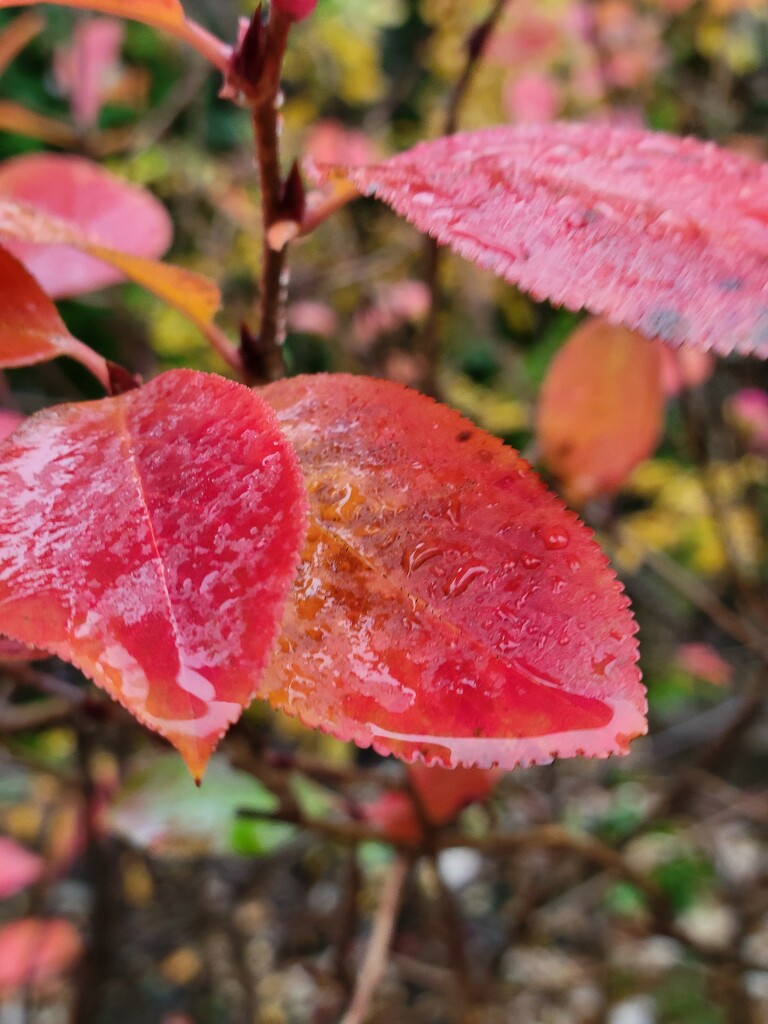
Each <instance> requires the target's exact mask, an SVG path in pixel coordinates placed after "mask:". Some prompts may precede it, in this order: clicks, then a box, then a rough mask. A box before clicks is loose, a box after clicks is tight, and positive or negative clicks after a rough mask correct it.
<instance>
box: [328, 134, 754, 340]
mask: <svg viewBox="0 0 768 1024" xmlns="http://www.w3.org/2000/svg"><path fill="white" fill-rule="evenodd" d="M333 174H334V172H333V171H330V170H328V169H326V170H325V172H323V171H322V169H321V173H320V177H323V176H324V175H325V176H330V177H333ZM343 174H344V175H345V176H346V177H347V178H348V179H349V180H350V181H352V182H353V183H354V184H355V186H356V187H357V188H358V189H359V190H360V191H362V192H364V193H366V194H374V195H376V196H378V197H379V198H380V199H383V200H384V201H385V202H387V203H389V204H390V205H391V206H392V207H393V209H395V210H396V211H397V212H398V213H400V214H402V215H403V216H404V217H406V218H407V219H408V220H409V221H411V222H412V223H413V224H415V225H416V227H418V228H419V229H420V230H421V231H425V232H429V233H430V234H432V235H434V237H435V238H437V239H438V241H440V242H443V243H445V244H447V245H450V246H451V247H452V248H453V249H455V250H456V251H457V252H459V253H460V254H461V255H463V256H465V257H467V258H468V259H470V260H474V261H475V262H476V263H478V264H480V265H481V266H483V267H486V268H488V269H490V270H493V271H494V272H495V273H497V274H500V275H501V276H503V277H505V278H507V280H509V281H512V282H514V283H515V284H518V285H520V287H522V288H524V289H525V290H526V291H529V292H531V293H532V294H533V295H534V297H535V298H537V299H545V298H546V299H550V300H552V301H553V302H556V303H562V304H563V305H565V306H568V307H569V308H571V309H580V308H582V307H586V308H587V309H589V310H590V311H591V312H593V313H597V314H601V315H604V316H606V317H608V318H609V319H610V320H612V321H614V322H617V323H623V324H626V325H627V326H629V327H631V328H635V329H637V330H640V331H642V332H643V333H644V334H646V335H647V336H648V337H653V338H660V339H662V340H663V341H666V342H669V343H672V344H675V345H679V344H683V343H686V344H691V345H695V346H698V347H699V348H705V349H709V348H711V349H714V350H715V351H717V352H722V353H728V352H731V351H739V352H755V353H757V354H758V355H761V356H768V302H766V291H767V290H768V165H763V164H758V163H755V162H753V161H752V160H750V159H749V158H748V157H745V156H742V155H741V154H737V153H733V152H728V151H726V150H722V149H718V148H717V147H716V146H715V145H714V144H713V143H704V142H699V141H698V140H696V139H690V138H689V139H681V138H675V137H673V136H670V135H662V134H655V133H653V132H648V131H643V130H638V129H630V128H618V127H611V126H609V125H604V124H559V123H557V124H550V125H522V126H518V127H514V128H509V127H505V128H492V129H486V130H484V131H478V132H467V133H464V134H458V135H453V136H451V137H449V138H443V139H438V140H436V141H434V142H424V143H420V144H419V145H417V146H415V147H414V148H413V149H410V150H408V151H407V152H405V153H400V154H399V155H398V156H395V157H392V158H391V159H389V160H385V161H383V162H381V163H376V164H372V165H370V166H365V167H349V168H346V169H345V171H344V172H343Z"/></svg>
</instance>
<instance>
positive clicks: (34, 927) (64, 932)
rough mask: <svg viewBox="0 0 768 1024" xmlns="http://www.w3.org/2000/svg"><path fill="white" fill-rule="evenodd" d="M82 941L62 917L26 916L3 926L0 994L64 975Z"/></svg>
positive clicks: (0, 951) (75, 957) (7, 993)
mask: <svg viewBox="0 0 768 1024" xmlns="http://www.w3.org/2000/svg"><path fill="white" fill-rule="evenodd" d="M81 951H82V940H81V939H80V936H79V935H78V933H77V932H76V931H75V929H74V928H73V927H72V925H71V924H70V923H69V921H65V920H63V919H62V918H42V917H25V918H23V919H22V920H21V921H12V922H11V923H10V924H6V925H3V926H2V927H1V928H0V996H6V995H9V994H10V993H12V992H15V991H18V990H20V989H27V988H29V987H31V986H35V985H40V984H42V983H43V982H47V981H50V980H51V979H53V978H56V977H59V976H61V975H62V974H65V973H66V972H67V971H68V970H69V969H70V967H72V966H73V964H74V963H75V962H76V961H77V959H78V958H79V956H80V954H81Z"/></svg>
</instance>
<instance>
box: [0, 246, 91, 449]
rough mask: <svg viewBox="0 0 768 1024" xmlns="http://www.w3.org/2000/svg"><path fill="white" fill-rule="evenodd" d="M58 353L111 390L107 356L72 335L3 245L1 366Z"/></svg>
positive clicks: (0, 257) (40, 359)
mask: <svg viewBox="0 0 768 1024" xmlns="http://www.w3.org/2000/svg"><path fill="white" fill-rule="evenodd" d="M57 356H70V357H71V358H72V359H77V360H79V361H80V362H81V363H83V365H84V366H87V367H88V369H89V370H91V371H92V372H93V373H94V374H95V375H96V376H97V377H98V379H99V380H100V381H101V382H102V384H103V385H104V386H105V387H106V388H107V390H109V371H108V370H107V364H106V362H105V360H104V359H103V358H102V357H101V356H100V355H98V354H97V353H96V352H94V351H93V349H90V348H88V347H87V346H86V345H83V343H82V342H80V341H78V340H77V338H73V337H72V335H71V334H70V333H69V331H68V330H67V328H66V325H65V324H64V321H63V320H62V319H61V317H60V316H59V314H58V311H57V309H56V307H55V306H54V304H53V303H52V302H51V300H50V299H49V298H48V296H47V295H46V294H45V292H44V291H43V290H42V288H41V287H40V285H39V284H38V283H37V281H36V280H35V279H34V277H32V276H31V274H30V273H29V271H28V270H26V269H25V267H24V265H23V264H21V263H19V261H18V260H17V259H16V258H15V256H12V255H11V254H10V253H9V252H7V251H6V250H5V249H3V248H2V246H0V368H2V369H6V368H9V367H14V366H31V365H33V364H34V363H43V362H46V361H47V360H48V359H55V358H56V357H57ZM2 436H3V434H2V427H1V425H0V437H2Z"/></svg>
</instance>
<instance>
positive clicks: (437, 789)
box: [362, 762, 500, 844]
mask: <svg viewBox="0 0 768 1024" xmlns="http://www.w3.org/2000/svg"><path fill="white" fill-rule="evenodd" d="M408 774H409V777H410V784H411V787H412V788H413V790H414V793H415V795H416V798H417V799H418V802H419V805H420V806H419V808H418V809H417V808H416V806H415V805H414V801H413V798H412V796H411V795H410V794H409V793H407V792H402V791H396V792H388V793H383V794H382V795H381V796H380V797H378V798H377V799H376V800H374V801H372V802H370V803H368V804H365V805H364V806H363V808H362V812H363V816H364V818H365V820H366V821H367V822H369V823H370V824H371V825H373V826H374V827H375V828H377V829H379V831H380V832H381V833H382V835H384V836H386V837H387V838H389V839H393V840H395V841H396V842H407V843H414V844H415V843H419V842H421V841H422V840H423V839H424V828H423V827H422V815H423V817H424V818H425V819H426V820H427V821H428V822H429V823H430V824H432V825H447V824H448V823H449V822H451V821H453V819H454V818H455V817H456V815H457V814H458V813H459V812H460V811H462V810H463V809H464V808H465V807H467V806H468V805H469V804H471V803H473V802H474V801H476V800H483V799H485V797H487V796H488V795H489V794H490V793H491V792H492V790H493V787H494V786H495V785H496V783H497V782H498V780H499V777H500V773H499V772H497V771H493V770H485V769H482V768H452V769H447V768H439V767H428V766H427V765H425V764H419V763H418V762H417V763H416V764H412V765H409V766H408Z"/></svg>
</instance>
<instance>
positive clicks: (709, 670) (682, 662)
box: [676, 643, 733, 686]
mask: <svg viewBox="0 0 768 1024" xmlns="http://www.w3.org/2000/svg"><path fill="white" fill-rule="evenodd" d="M676 660H677V663H678V665H679V666H680V668H682V669H683V671H685V672H688V673H689V674H690V675H692V676H697V677H698V678H699V679H704V680H705V681H706V682H708V683H711V684H712V686H728V685H729V684H730V683H731V682H732V680H733V668H732V667H731V665H729V664H728V662H727V661H726V660H725V658H723V657H722V655H720V654H718V652H717V651H716V650H715V648H714V647H713V646H712V644H703V643H690V644H680V646H679V647H678V648H677V654H676Z"/></svg>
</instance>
